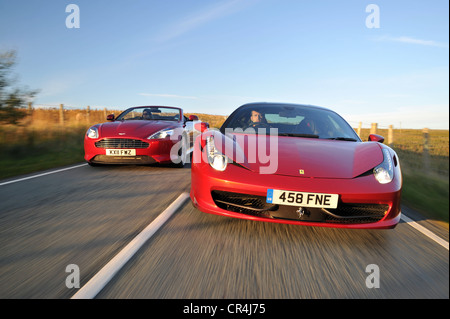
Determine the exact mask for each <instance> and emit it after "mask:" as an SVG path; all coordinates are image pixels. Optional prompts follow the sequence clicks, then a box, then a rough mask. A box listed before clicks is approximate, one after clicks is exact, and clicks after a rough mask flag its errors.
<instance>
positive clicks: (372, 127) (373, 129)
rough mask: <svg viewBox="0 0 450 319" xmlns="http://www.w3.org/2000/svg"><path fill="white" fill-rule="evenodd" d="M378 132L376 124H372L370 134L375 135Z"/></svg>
mask: <svg viewBox="0 0 450 319" xmlns="http://www.w3.org/2000/svg"><path fill="white" fill-rule="evenodd" d="M377 131H378V123H372V125H371V127H370V134H377Z"/></svg>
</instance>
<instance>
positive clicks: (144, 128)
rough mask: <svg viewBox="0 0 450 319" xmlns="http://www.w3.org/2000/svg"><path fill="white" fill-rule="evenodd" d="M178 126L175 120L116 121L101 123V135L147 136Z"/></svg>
mask: <svg viewBox="0 0 450 319" xmlns="http://www.w3.org/2000/svg"><path fill="white" fill-rule="evenodd" d="M174 127H177V125H176V122H173V121H170V122H169V121H139V120H138V121H116V122H108V123H103V124H101V125H100V129H99V133H100V137H124V138H126V137H137V138H147V137H149V136H150V135H152V134H153V133H156V132H158V131H160V130H162V129H165V128H174Z"/></svg>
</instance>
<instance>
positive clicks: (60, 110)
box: [59, 104, 64, 125]
mask: <svg viewBox="0 0 450 319" xmlns="http://www.w3.org/2000/svg"><path fill="white" fill-rule="evenodd" d="M59 124H61V125H64V105H63V104H60V105H59Z"/></svg>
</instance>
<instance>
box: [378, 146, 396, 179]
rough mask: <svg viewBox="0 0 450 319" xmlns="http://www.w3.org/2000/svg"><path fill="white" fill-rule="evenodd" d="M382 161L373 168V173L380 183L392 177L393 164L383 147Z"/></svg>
mask: <svg viewBox="0 0 450 319" xmlns="http://www.w3.org/2000/svg"><path fill="white" fill-rule="evenodd" d="M383 157H384V159H383V162H382V163H381V164H380V165H378V166H377V167H375V168H374V169H373V175H375V178H376V179H377V181H378V182H379V183H380V184H387V183H390V182H391V181H392V179H393V178H394V164H393V161H392V158H391V155H390V154H389V151H388V150H387V149H383Z"/></svg>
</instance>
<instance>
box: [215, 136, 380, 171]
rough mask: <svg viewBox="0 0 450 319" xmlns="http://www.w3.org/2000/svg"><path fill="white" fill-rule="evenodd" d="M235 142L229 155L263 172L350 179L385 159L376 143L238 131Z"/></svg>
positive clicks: (251, 168) (252, 168)
mask: <svg viewBox="0 0 450 319" xmlns="http://www.w3.org/2000/svg"><path fill="white" fill-rule="evenodd" d="M226 139H228V136H227V137H226ZM233 143H234V144H233V145H234V150H233V151H232V153H231V149H230V147H228V148H226V149H224V148H222V150H223V151H225V152H226V153H227V154H226V155H227V156H228V157H230V156H231V157H230V158H232V159H233V160H234V161H235V162H236V163H238V164H240V165H242V166H244V167H246V168H248V169H250V170H252V171H254V172H259V173H262V174H264V173H265V174H278V175H287V176H296V177H309V178H338V179H339V178H344V179H346V178H353V177H356V176H358V175H360V174H363V173H365V172H367V171H368V170H370V169H372V168H374V167H375V166H377V165H378V164H380V163H381V162H382V161H383V153H382V150H381V147H380V146H379V145H378V143H375V142H364V143H363V142H351V141H339V140H324V139H317V138H300V137H285V136H281V137H276V136H266V135H252V134H250V135H246V134H245V135H244V134H241V135H240V136H239V134H236V135H235V136H234V138H233Z"/></svg>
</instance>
